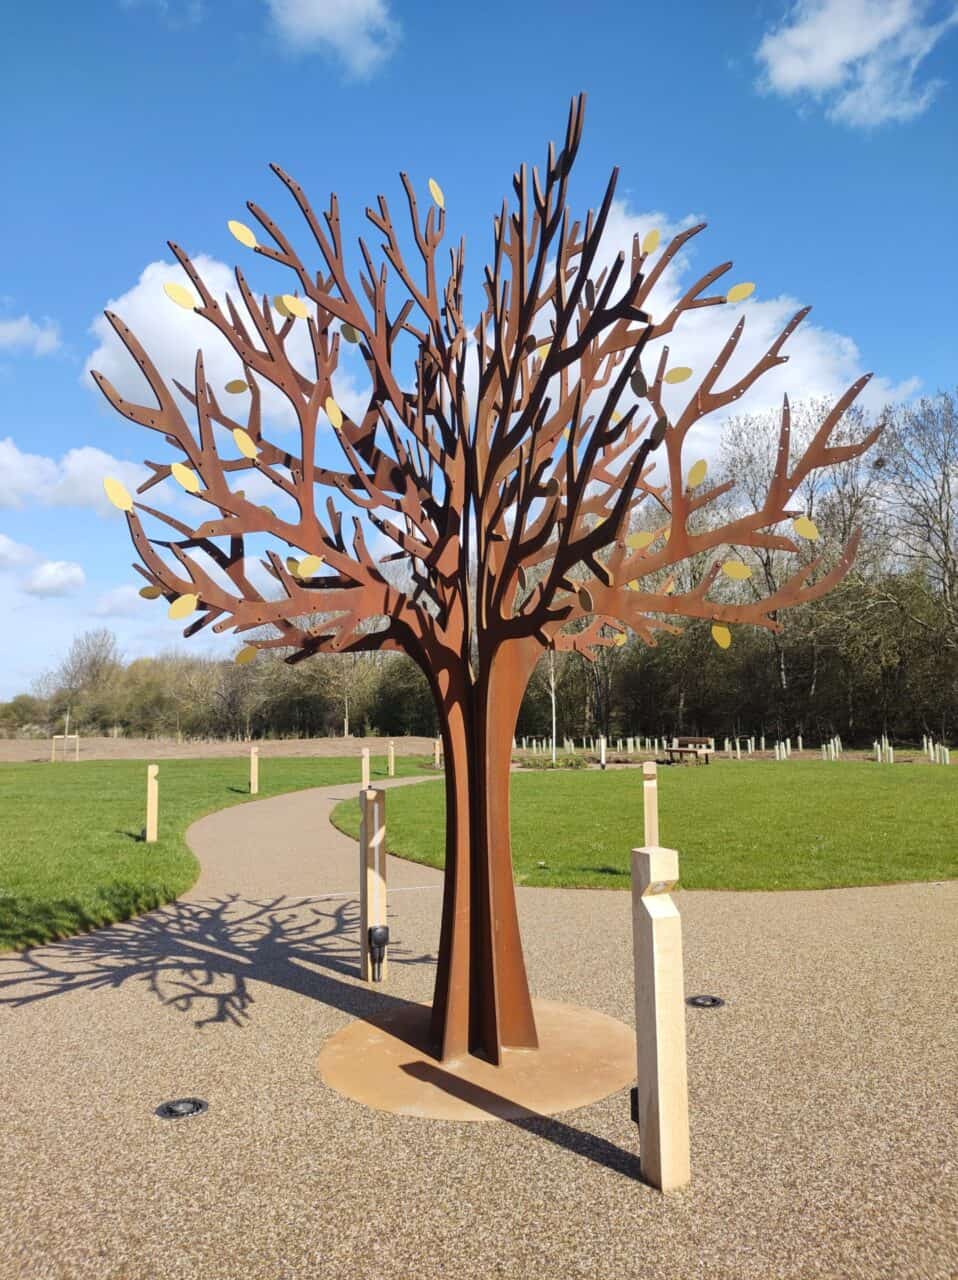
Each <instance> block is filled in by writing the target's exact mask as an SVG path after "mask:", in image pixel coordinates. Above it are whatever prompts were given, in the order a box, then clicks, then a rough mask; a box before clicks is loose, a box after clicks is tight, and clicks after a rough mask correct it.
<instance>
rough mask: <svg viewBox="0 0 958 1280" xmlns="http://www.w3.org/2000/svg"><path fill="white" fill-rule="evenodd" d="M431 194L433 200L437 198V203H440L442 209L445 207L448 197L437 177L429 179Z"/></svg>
mask: <svg viewBox="0 0 958 1280" xmlns="http://www.w3.org/2000/svg"><path fill="white" fill-rule="evenodd" d="M429 194H430V195H431V196H432V198H433V200H435V202H436V204H438V206H439V208H440V209H445V207H446V197H445V196H444V195H443V193H442V187H441V186H440V185H439V183H438V182H437V181H436V179H435V178H430V179H429Z"/></svg>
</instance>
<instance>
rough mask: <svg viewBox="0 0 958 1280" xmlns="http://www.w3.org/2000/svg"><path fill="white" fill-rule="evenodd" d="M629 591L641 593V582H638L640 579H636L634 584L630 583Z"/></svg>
mask: <svg viewBox="0 0 958 1280" xmlns="http://www.w3.org/2000/svg"><path fill="white" fill-rule="evenodd" d="M629 590H630V591H640V590H641V586H640V584H639V580H638V578H636V579H634V581H632V582H630V583H629Z"/></svg>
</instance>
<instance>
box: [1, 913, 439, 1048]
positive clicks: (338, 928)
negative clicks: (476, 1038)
mask: <svg viewBox="0 0 958 1280" xmlns="http://www.w3.org/2000/svg"><path fill="white" fill-rule="evenodd" d="M330 902H331V899H329V898H287V897H283V896H279V897H275V898H268V899H261V900H260V899H253V898H245V897H242V896H240V895H239V894H231V895H229V896H227V897H225V898H214V899H209V900H206V901H203V902H182V901H181V902H172V903H169V904H168V905H167V906H165V907H162V908H160V909H159V910H156V911H151V912H148V913H147V914H146V915H142V916H137V917H136V918H134V919H132V920H127V921H124V922H123V923H122V924H118V925H112V926H110V927H109V928H107V929H97V930H95V931H93V932H91V933H85V934H82V935H80V936H79V937H75V938H68V939H66V940H65V941H63V942H56V943H50V944H47V945H45V946H42V947H36V948H32V949H31V950H29V951H24V952H20V953H17V954H15V955H8V956H0V1005H3V1004H5V1005H8V1006H11V1007H13V1008H18V1007H22V1006H24V1005H27V1004H32V1003H35V1002H36V1001H38V1000H47V999H51V998H52V997H54V996H59V995H68V994H69V993H70V992H72V991H78V990H88V991H94V990H100V989H103V988H116V989H119V988H120V987H122V986H124V985H125V984H127V983H130V982H144V983H146V984H147V986H148V988H149V990H150V991H151V992H152V993H153V994H154V995H155V996H156V997H157V999H158V1000H160V1002H161V1003H163V1004H167V1005H172V1006H173V1007H174V1008H176V1009H179V1010H181V1011H182V1012H184V1013H188V1012H190V1011H197V1012H200V1013H201V1014H202V1016H199V1017H197V1018H196V1020H195V1025H196V1026H198V1027H202V1026H206V1025H208V1024H209V1023H232V1024H233V1025H234V1026H237V1027H241V1026H243V1025H245V1024H246V1023H247V1022H248V1021H249V1020H250V1017H251V1009H252V1006H253V1004H254V1003H255V997H254V995H253V991H252V989H251V985H250V984H251V982H252V981H258V982H266V983H270V984H271V985H272V986H275V987H280V988H282V989H284V990H287V991H293V992H296V993H297V994H298V995H303V996H306V997H308V998H309V999H312V1000H318V1001H320V1002H321V1003H323V1004H327V1005H330V1006H331V1007H332V1008H335V1009H340V1010H341V1011H343V1012H344V1013H348V1014H350V1015H351V1016H353V1017H358V1018H367V1019H372V1020H376V1019H377V1018H379V1017H383V1016H384V1015H386V1014H388V1013H392V1012H395V1011H397V1010H399V1009H406V1008H408V1007H410V1005H411V1004H412V1002H411V1001H407V1000H402V999H399V998H397V997H396V996H392V995H389V994H387V993H386V992H385V991H383V989H382V988H381V987H379V986H374V987H370V986H367V985H366V984H364V983H362V982H360V981H359V978H358V973H359V938H358V933H359V909H358V904H357V903H356V900H355V899H348V900H344V901H341V902H339V903H337V904H336V905H335V906H330V905H329V904H330ZM389 962H390V964H391V965H423V964H428V965H434V964H435V958H434V957H433V956H430V955H413V954H411V953H410V952H409V951H408V950H407V949H406V948H405V947H403V945H402V944H401V943H400V942H398V941H394V942H392V943H391V944H390V947H389Z"/></svg>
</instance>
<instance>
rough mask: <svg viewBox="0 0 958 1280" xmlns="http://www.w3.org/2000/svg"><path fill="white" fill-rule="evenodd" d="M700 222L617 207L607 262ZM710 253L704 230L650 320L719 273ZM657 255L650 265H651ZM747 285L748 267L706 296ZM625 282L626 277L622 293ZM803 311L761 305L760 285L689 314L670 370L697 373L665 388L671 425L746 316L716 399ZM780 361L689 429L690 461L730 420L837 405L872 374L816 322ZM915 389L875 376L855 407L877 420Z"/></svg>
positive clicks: (652, 356) (654, 355)
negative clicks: (786, 408) (637, 241)
mask: <svg viewBox="0 0 958 1280" xmlns="http://www.w3.org/2000/svg"><path fill="white" fill-rule="evenodd" d="M701 221H702V219H701V218H699V217H691V216H690V217H687V218H684V219H682V220H681V221H680V222H678V223H673V222H670V221H669V220H668V219H666V218H665V217H663V216H662V215H661V214H657V213H653V214H648V213H633V212H632V211H630V210H629V208H628V207H627V206H626V205H625V204H624V203H623V202H621V201H616V203H615V204H614V205H613V208H612V211H611V214H610V217H609V223H608V227H607V230H606V237H605V241H604V243H603V253H602V258H603V260H604V261H605V262H606V263H608V262H609V261H611V259H612V258H613V257H614V255H615V253H616V252H617V251H619V250H620V249H621V250H624V251H625V253H626V267H628V262H629V254H630V252H631V244H632V237H633V235H634V234H638V235H639V236H640V237H644V236H645V234H646V233H647V232H648V231H650V230H652V229H653V228H657V229H659V230H660V231H661V233H662V246H663V248H664V246H665V245H666V244H667V243H668V242H669V240H670V239H671V237H672V236H673V235H675V233H676V232H678V231H680V230H682V229H684V228H686V227H688V226H691V225H693V224H697V223H699V222H701ZM707 245H708V230H705V231H703V232H701V233H700V234H699V235H698V236H696V237H694V238H693V239H692V241H691V242H690V245H689V251H686V252H682V253H680V254H679V255H678V256H677V258H676V259H675V260H674V262H673V264H672V265H671V266H670V267H669V268H668V270H666V271H665V272H664V273H663V275H662V278H661V279H660V280H659V281H658V283H657V284H656V286H655V288H654V289H653V291H652V295H651V298H650V299H649V310H650V313H651V315H652V316H653V318H661V317H664V316H665V315H666V314H668V312H669V311H670V310H671V309H672V307H673V306H674V304H675V303H676V302H677V301H678V300H679V298H680V297H681V296H682V295H683V294H684V293H685V291H686V290H687V289H688V288H689V287H690V286H691V285H692V284H694V283H695V281H696V280H697V279H698V278H699V277H700V276H701V275H703V274H704V273H705V271H706V270H707V269H709V268H710V267H712V266H717V265H718V262H719V259H718V258H717V257H714V256H712V255H708V254H707ZM692 246H694V252H695V254H696V256H697V257H698V258H701V259H703V260H704V259H707V260H704V261H703V262H702V263H701V264H699V263H697V264H696V265H695V266H694V267H693V265H692V262H691V253H692V252H693V249H692ZM658 252H661V250H659V251H657V253H658ZM657 253H656V254H653V255H652V256H651V258H650V263H651V264H653V265H654V263H655V260H656V257H657ZM623 275H624V273H623ZM749 279H750V273H749V271H748V268H747V267H745V268H744V269H739V268H736V267H733V268H732V270H731V271H729V272H728V273H727V274H726V275H725V276H722V277H721V278H720V280H719V281H717V282H716V284H715V285H713V286H712V288H711V289H709V290H707V292H706V296H708V295H710V294H711V295H714V294H722V293H725V292H727V291H728V289H729V288H730V287H731V286H732V285H733V284H736V283H738V282H740V281H747V280H749ZM621 280H622V277H620V285H621ZM804 305H805V302H804V300H802V299H798V298H795V297H793V296H790V295H788V294H780V295H779V296H778V297H774V298H767V299H766V298H762V296H761V287H760V282H759V287H758V288H757V289H756V293H755V294H753V295H752V297H751V298H749V299H748V300H747V301H745V302H741V303H737V304H730V305H717V306H714V307H701V308H698V309H696V310H695V311H691V312H686V313H685V315H683V316H682V317H680V319H679V321H678V322H677V324H676V326H675V329H674V331H673V332H672V334H671V335H670V336H669V338H668V339H667V345H668V347H669V357H668V363H669V365H670V366H675V365H685V366H688V367H690V368H691V369H692V371H693V373H692V377H691V378H690V379H689V380H688V381H687V382H684V383H678V384H675V385H673V386H669V385H666V386H665V387H663V404H664V407H665V410H666V413H667V414H668V415H669V417H670V418H673V419H674V418H675V417H677V416H678V415H679V414H680V413H681V412H682V410H683V408H684V407H685V405H686V404H687V402H688V400H689V397H690V396H691V395H692V394H693V393H694V391H695V389H696V388H697V386H698V383H699V380H700V378H701V376H702V375H703V374H704V372H705V371H706V369H708V368H709V367H710V366H711V365H712V363H713V362H714V360H715V359H716V357H717V356H718V354H719V352H720V351H721V349H722V347H723V346H724V345H725V343H726V341H727V339H728V338H729V336H730V335H731V333H732V330H733V329H734V327H735V325H736V323H737V322H738V320H739V319H740V318H741V317H742V316H744V317H745V329H744V332H743V334H742V337H741V339H740V341H739V344H738V347H737V349H736V352H735V354H734V356H733V357H732V359H731V360H730V362H729V364H728V366H727V367H726V370H725V372H724V373H723V375H722V376H721V377H720V378H719V380H718V382H717V384H716V390H718V391H721V390H722V389H723V388H725V387H728V386H729V385H731V384H733V383H735V382H736V381H738V379H739V378H741V377H742V376H743V375H744V374H745V373H747V372H748V371H749V370H750V369H751V368H752V367H753V366H754V365H755V364H756V363H757V362H758V360H759V359H760V358H761V357H762V355H764V353H765V352H766V351H767V350H768V348H769V347H770V346H771V345H772V343H773V342H774V341H775V339H776V338H777V337H778V335H779V333H780V332H781V330H782V329H783V328H784V327H785V325H786V323H787V322H788V321H789V320H790V319H791V317H792V316H793V315H794V314H795V312H796V311H798V310H799V309H800V308H801V307H802V306H804ZM813 314H814V313H813ZM663 345H664V344H663V343H662V342H655V343H650V344H649V346H648V348H647V351H648V354H647V355H646V356H645V357H644V358H643V361H642V367H643V369H644V370H645V373H646V375H647V376H651V374H652V373H653V372H654V370H655V367H656V364H657V362H658V357H659V353H660V351H661V349H662V346H663ZM782 354H783V355H785V356H787V357H788V360H787V362H786V363H785V364H783V365H779V366H777V367H776V368H774V369H772V370H770V371H769V372H768V373H766V374H764V375H763V376H762V377H761V378H759V379H758V381H757V382H756V383H755V384H754V385H753V386H752V388H751V389H750V390H749V391H747V392H746V393H745V394H744V395H743V396H741V397H740V398H739V399H738V400H735V401H733V402H732V403H731V404H730V405H729V406H728V408H727V409H725V410H724V411H719V412H716V413H715V414H713V415H710V416H709V417H706V418H704V419H702V421H701V422H700V423H698V424H697V425H696V426H695V427H693V428H692V431H691V432H690V434H689V437H688V443H687V446H686V447H687V449H688V450H689V451H690V453H689V456H690V458H691V456H692V451H696V452H695V456H696V457H699V456H703V455H704V456H705V457H707V458H711V457H714V456H715V455H716V453H717V449H718V441H719V439H720V437H721V432H722V425H723V423H724V421H725V420H726V419H727V418H728V417H731V416H733V415H739V414H747V413H761V412H762V411H764V410H768V409H780V408H781V405H782V398H783V396H784V395H785V394H786V393H787V394H788V396H789V398H790V400H791V401H792V402H793V403H794V402H797V401H799V400H805V399H808V398H811V397H830V398H832V399H836V398H837V397H838V396H839V395H841V394H842V393H843V392H844V391H846V390H847V389H848V387H849V386H850V385H851V384H852V383H853V382H854V381H855V380H856V378H858V377H860V376H861V375H862V374H863V373H865V372H868V370H867V369H866V368H865V367H864V365H863V362H862V358H861V353H860V351H859V349H858V347H857V346H856V344H855V342H854V341H853V339H851V338H850V337H847V336H846V335H844V334H841V333H836V332H835V331H834V330H830V329H826V328H823V327H821V326H819V325H816V324H814V323H812V321H811V317H809V318H808V319H806V320H805V321H803V323H802V324H800V325H799V327H798V329H797V330H796V331H795V332H794V333H793V334H792V335H791V337H790V338H789V339H788V340H787V342H786V343H785V346H784V348H783V350H782ZM917 387H918V379H917V378H912V379H909V380H908V381H906V382H902V383H897V384H895V383H892V382H891V381H889V379H887V378H885V377H882V376H880V375H876V376H875V377H873V378H872V380H871V382H870V383H869V384H868V385H867V387H866V388H865V390H864V391H863V392H862V394H861V395H860V396H859V397H858V400H857V402H856V403H858V404H860V405H861V406H862V407H863V408H864V409H865V410H866V412H871V413H876V412H878V411H879V410H880V409H881V408H882V407H883V406H884V405H885V404H888V403H889V402H891V401H894V400H901V399H904V398H907V397H908V396H910V395H912V394H913V393H914V392H915V390H916V389H917ZM630 402H631V401H630V400H629V398H628V397H626V398H625V399H624V400H623V405H624V406H627V405H628V403H630Z"/></svg>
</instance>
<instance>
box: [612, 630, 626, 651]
mask: <svg viewBox="0 0 958 1280" xmlns="http://www.w3.org/2000/svg"><path fill="white" fill-rule="evenodd" d="M627 639H628V636H627V635H626V634H625V632H624V631H620V632H619V634H618V635H617V636H616V637H615V641H614V643H615V644H616V645H617V646H618V647H619V648H620V649H621V648H622V646H623V645H624V644H625V642H626V640H627Z"/></svg>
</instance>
